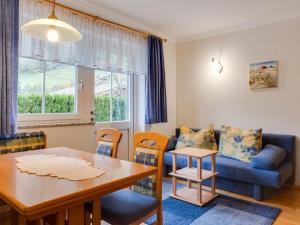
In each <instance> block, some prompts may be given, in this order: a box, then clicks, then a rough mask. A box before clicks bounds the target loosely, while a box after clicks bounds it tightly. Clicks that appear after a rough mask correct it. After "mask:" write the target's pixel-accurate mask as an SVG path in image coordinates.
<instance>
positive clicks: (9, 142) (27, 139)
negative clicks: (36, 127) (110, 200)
mask: <svg viewBox="0 0 300 225" xmlns="http://www.w3.org/2000/svg"><path fill="white" fill-rule="evenodd" d="M43 148H46V135H45V133H44V132H32V133H18V134H13V135H0V154H7V153H14V152H23V151H29V150H37V149H43Z"/></svg>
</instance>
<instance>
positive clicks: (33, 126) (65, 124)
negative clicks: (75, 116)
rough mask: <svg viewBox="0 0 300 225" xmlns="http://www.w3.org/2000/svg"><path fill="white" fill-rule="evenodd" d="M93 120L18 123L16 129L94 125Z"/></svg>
mask: <svg viewBox="0 0 300 225" xmlns="http://www.w3.org/2000/svg"><path fill="white" fill-rule="evenodd" d="M94 125H95V123H93V122H70V123H48V124H47V123H46V124H24V125H19V126H18V129H19V130H23V129H36V128H48V127H69V126H94Z"/></svg>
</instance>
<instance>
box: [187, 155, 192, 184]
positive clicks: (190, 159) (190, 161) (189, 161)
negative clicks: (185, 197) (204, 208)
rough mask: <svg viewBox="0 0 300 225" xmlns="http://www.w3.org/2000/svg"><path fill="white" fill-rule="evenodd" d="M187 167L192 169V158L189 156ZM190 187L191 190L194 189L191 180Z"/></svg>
mask: <svg viewBox="0 0 300 225" xmlns="http://www.w3.org/2000/svg"><path fill="white" fill-rule="evenodd" d="M187 164H188V165H187V166H188V168H192V157H191V156H188V157H187ZM188 187H189V188H191V187H192V181H191V180H188Z"/></svg>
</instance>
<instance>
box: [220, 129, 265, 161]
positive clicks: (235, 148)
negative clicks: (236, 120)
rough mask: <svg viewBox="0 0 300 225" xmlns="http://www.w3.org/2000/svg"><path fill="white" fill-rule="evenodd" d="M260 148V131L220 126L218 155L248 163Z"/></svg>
mask: <svg viewBox="0 0 300 225" xmlns="http://www.w3.org/2000/svg"><path fill="white" fill-rule="evenodd" d="M261 148H262V129H257V130H255V129H240V128H233V127H229V126H222V128H221V134H220V142H219V153H218V154H219V155H222V156H226V157H230V158H234V159H238V160H240V161H244V162H250V161H251V159H252V157H253V156H255V155H256V154H257V153H259V152H260V150H261Z"/></svg>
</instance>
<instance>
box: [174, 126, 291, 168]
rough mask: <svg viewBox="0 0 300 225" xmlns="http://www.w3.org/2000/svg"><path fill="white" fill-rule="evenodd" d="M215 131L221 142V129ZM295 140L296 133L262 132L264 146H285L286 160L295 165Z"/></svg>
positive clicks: (195, 129) (177, 134) (178, 129)
mask: <svg viewBox="0 0 300 225" xmlns="http://www.w3.org/2000/svg"><path fill="white" fill-rule="evenodd" d="M191 130H193V131H199V130H200V129H199V128H191ZM214 132H215V137H216V141H217V144H219V140H220V130H214ZM175 135H176V138H178V137H179V135H180V128H176V130H175ZM295 140H296V137H295V136H294V135H286V134H269V133H262V148H264V147H265V146H266V145H267V144H271V145H276V146H279V147H281V148H284V149H285V150H286V151H287V156H286V158H285V160H286V161H289V162H291V163H293V164H294V165H295V160H296V157H295V156H296V154H295V153H296V151H295Z"/></svg>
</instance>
